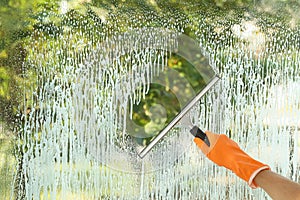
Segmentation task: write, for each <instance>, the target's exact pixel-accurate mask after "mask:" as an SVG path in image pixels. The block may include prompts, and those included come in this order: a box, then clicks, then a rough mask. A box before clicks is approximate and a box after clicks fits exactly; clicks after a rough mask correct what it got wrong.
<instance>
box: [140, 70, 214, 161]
mask: <svg viewBox="0 0 300 200" xmlns="http://www.w3.org/2000/svg"><path fill="white" fill-rule="evenodd" d="M219 79H220V77H219V76H217V75H216V76H215V77H214V78H213V79H212V80H211V81H210V82H209V83H208V84H207V85H206V86H205V88H203V90H202V91H201V92H199V94H198V95H196V97H195V98H193V99H192V100H191V101H190V102H189V103H188V104H187V105H186V106H185V107H184V108H183V109H182V110H181V112H180V113H179V114H178V115H177V116H176V117H175V118H174V119H173V120H172V121H171V122H170V123H169V124H168V125H167V126H166V127H165V128H164V129H163V130H162V131H161V132H160V133H159V134H158V135H157V136H156V137H155V138H154V139H153V140H152V141H151V142H150V143H149V144H148V145H147V146H146V147H144V148H143V149H142V150H141V151H140V153H138V155H139V157H140V158H144V157H145V155H146V154H147V153H148V152H149V151H150V150H151V149H152V148H153V147H154V146H155V145H156V144H157V143H158V142H159V141H160V140H161V139H162V138H163V137H164V136H165V135H166V134H167V133H168V131H169V130H170V129H171V128H172V127H173V126H175V125H176V124H177V123H178V121H179V120H180V119H181V118H182V117H183V116H184V115H185V114H186V113H187V112H188V111H189V110H190V109H191V108H192V107H193V106H194V105H195V103H197V102H198V101H199V100H200V98H201V97H202V96H203V95H204V94H205V93H206V92H207V91H208V90H209V89H210V88H211V87H212V86H213V85H214V84H215V83H216V82H217V81H218V80H219Z"/></svg>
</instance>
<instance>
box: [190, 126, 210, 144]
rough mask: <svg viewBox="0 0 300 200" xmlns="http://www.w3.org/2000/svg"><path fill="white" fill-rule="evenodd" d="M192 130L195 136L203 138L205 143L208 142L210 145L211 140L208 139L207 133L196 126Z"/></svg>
mask: <svg viewBox="0 0 300 200" xmlns="http://www.w3.org/2000/svg"><path fill="white" fill-rule="evenodd" d="M190 132H191V134H192V135H193V136H194V137H197V138H200V139H201V140H203V141H204V142H205V144H207V146H210V142H209V140H208V137H207V135H206V134H205V133H204V132H203V131H202V130H201V129H200V128H199V127H197V126H194V127H193V128H192V129H191V130H190Z"/></svg>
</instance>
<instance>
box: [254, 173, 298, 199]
mask: <svg viewBox="0 0 300 200" xmlns="http://www.w3.org/2000/svg"><path fill="white" fill-rule="evenodd" d="M254 182H255V183H256V184H257V185H258V186H259V187H261V188H262V189H263V190H264V191H266V192H267V193H268V194H269V195H270V197H271V198H272V199H274V200H281V199H285V200H292V199H297V200H300V185H299V184H298V183H295V182H292V181H290V180H289V179H287V178H285V177H283V176H280V175H278V174H276V173H274V172H272V171H270V170H264V171H262V172H260V173H259V174H258V175H257V176H256V177H255V178H254Z"/></svg>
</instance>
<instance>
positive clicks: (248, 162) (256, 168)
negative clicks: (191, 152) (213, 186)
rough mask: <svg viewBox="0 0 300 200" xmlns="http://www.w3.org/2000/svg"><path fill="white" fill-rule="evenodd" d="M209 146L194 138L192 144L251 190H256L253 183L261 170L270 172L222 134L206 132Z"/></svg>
mask: <svg viewBox="0 0 300 200" xmlns="http://www.w3.org/2000/svg"><path fill="white" fill-rule="evenodd" d="M205 134H206V135H207V137H208V140H209V142H210V146H207V145H206V144H205V143H204V142H203V141H202V140H201V139H199V138H197V137H195V139H194V142H195V143H196V144H197V146H198V147H199V148H200V149H201V151H202V152H203V153H204V154H205V155H206V156H207V157H208V158H209V159H210V160H211V161H213V162H214V163H216V164H217V165H219V166H224V167H226V168H227V169H230V170H231V171H233V172H234V173H235V174H236V175H237V176H239V177H240V178H242V179H243V180H245V181H246V182H248V184H249V186H250V187H252V188H257V185H256V184H255V183H254V181H253V180H254V178H255V176H256V175H257V174H258V173H259V172H261V171H262V170H270V167H269V166H268V165H265V164H263V163H261V162H259V161H257V160H254V159H253V158H251V157H250V156H249V155H247V154H246V153H245V152H244V151H243V150H241V149H240V147H239V146H238V144H237V143H236V142H234V141H233V140H231V139H230V138H228V137H227V136H226V135H224V134H221V135H220V134H215V133H212V132H210V131H206V132H205Z"/></svg>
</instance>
